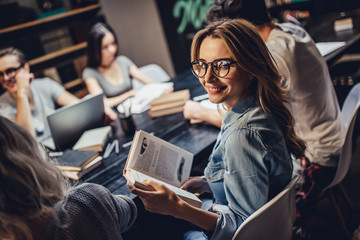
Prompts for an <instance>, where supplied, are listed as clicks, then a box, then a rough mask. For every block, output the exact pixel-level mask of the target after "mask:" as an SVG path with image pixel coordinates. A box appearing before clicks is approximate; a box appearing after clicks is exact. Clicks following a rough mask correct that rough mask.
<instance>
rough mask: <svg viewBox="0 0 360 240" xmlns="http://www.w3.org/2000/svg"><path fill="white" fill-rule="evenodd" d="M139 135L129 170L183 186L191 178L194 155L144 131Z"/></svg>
mask: <svg viewBox="0 0 360 240" xmlns="http://www.w3.org/2000/svg"><path fill="white" fill-rule="evenodd" d="M137 134H138V136H137V137H135V138H134V141H136V142H134V143H133V144H135V145H134V146H136V147H135V148H133V147H132V149H131V150H130V151H131V153H130V154H129V158H130V159H129V162H128V164H127V168H131V169H135V170H137V171H140V172H143V173H146V174H147V175H150V176H152V177H154V178H157V179H159V180H162V181H164V182H166V183H169V184H172V185H174V186H176V187H179V186H181V185H182V184H183V183H184V182H185V181H186V180H187V179H188V178H189V176H190V171H191V166H192V159H193V155H192V154H191V153H189V152H187V151H185V150H183V149H181V148H178V147H176V146H175V145H172V144H170V143H168V142H166V141H164V140H162V139H160V138H158V137H155V136H152V135H151V134H148V133H146V132H144V131H139V132H137Z"/></svg>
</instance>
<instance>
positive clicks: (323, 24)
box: [305, 9, 360, 66]
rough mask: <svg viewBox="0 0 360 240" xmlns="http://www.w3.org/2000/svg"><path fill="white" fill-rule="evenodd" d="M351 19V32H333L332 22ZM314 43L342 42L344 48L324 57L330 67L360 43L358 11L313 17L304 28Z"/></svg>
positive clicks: (359, 16)
mask: <svg viewBox="0 0 360 240" xmlns="http://www.w3.org/2000/svg"><path fill="white" fill-rule="evenodd" d="M345 18H351V19H352V21H353V28H352V29H351V30H344V31H335V30H334V22H335V21H336V20H339V19H345ZM305 28H306V30H307V31H308V33H309V34H310V35H311V37H312V38H313V39H314V41H315V42H342V41H344V42H345V43H346V44H345V46H343V47H341V48H339V49H337V50H335V51H333V52H331V53H329V54H327V55H325V56H324V58H325V60H326V61H327V63H328V65H329V66H330V65H331V64H332V63H334V62H335V61H336V60H337V59H338V58H339V57H341V56H342V55H343V54H344V53H347V51H348V50H349V49H350V48H351V47H352V46H354V45H355V44H357V43H359V42H360V9H355V10H351V11H346V12H330V13H326V14H322V15H319V16H313V17H311V18H310V19H309V21H308V22H307V24H306V26H305Z"/></svg>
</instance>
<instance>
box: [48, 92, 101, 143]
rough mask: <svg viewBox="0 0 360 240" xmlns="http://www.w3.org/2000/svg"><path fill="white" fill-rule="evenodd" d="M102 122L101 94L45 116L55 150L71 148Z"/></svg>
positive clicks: (90, 96)
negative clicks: (84, 134)
mask: <svg viewBox="0 0 360 240" xmlns="http://www.w3.org/2000/svg"><path fill="white" fill-rule="evenodd" d="M103 120H104V101H103V94H102V93H101V94H98V95H88V96H86V97H84V98H83V99H81V100H80V102H77V103H75V104H71V105H67V106H64V107H62V108H59V109H57V110H56V111H55V112H54V113H52V114H50V115H48V116H47V121H48V124H49V128H50V132H51V135H52V140H53V142H54V147H55V149H57V150H64V149H67V148H72V146H73V145H74V144H75V142H76V141H77V140H78V139H79V138H80V136H81V134H82V133H83V132H84V131H85V130H88V129H92V128H97V127H100V126H103ZM45 141H46V140H45ZM44 145H48V146H49V145H50V144H44Z"/></svg>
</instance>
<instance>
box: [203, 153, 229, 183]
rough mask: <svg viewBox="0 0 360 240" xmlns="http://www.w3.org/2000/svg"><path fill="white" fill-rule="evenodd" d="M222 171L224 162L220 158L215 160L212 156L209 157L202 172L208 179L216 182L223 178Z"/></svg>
mask: <svg viewBox="0 0 360 240" xmlns="http://www.w3.org/2000/svg"><path fill="white" fill-rule="evenodd" d="M224 171H225V168H224V162H223V161H222V160H221V159H220V161H219V160H218V161H216V160H215V159H214V158H211V159H210V161H209V163H208V165H207V166H206V168H205V170H204V173H205V176H206V178H207V180H208V181H210V182H216V181H219V180H222V179H223V178H224Z"/></svg>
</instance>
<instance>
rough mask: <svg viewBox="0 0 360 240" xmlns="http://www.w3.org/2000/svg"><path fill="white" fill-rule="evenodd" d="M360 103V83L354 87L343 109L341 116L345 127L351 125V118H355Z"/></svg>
mask: <svg viewBox="0 0 360 240" xmlns="http://www.w3.org/2000/svg"><path fill="white" fill-rule="evenodd" d="M359 103H360V83H357V84H356V85H355V86H353V87H352V88H351V90H350V92H349V93H348V95H347V96H346V99H345V101H344V104H343V106H342V109H341V115H342V119H343V122H344V125H345V127H347V125H348V124H349V122H350V120H351V117H352V116H353V113H354V110H355V108H356V106H357V105H358V104H359Z"/></svg>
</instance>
